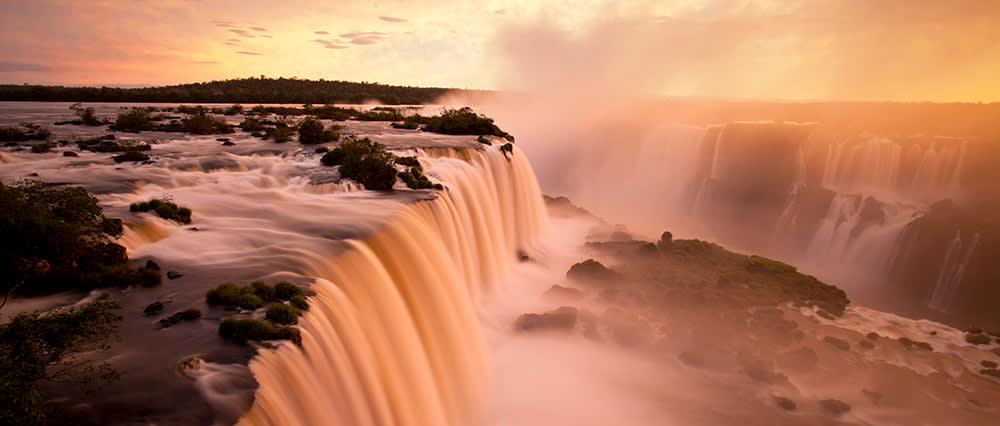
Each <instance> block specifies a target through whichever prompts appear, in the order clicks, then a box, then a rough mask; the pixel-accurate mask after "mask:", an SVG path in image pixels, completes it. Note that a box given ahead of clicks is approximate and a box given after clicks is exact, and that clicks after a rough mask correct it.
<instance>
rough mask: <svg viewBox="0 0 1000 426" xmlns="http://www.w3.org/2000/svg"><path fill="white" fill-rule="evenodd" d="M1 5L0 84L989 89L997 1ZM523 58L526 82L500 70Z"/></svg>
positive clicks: (905, 92)
mask: <svg viewBox="0 0 1000 426" xmlns="http://www.w3.org/2000/svg"><path fill="white" fill-rule="evenodd" d="M3 3H4V13H3V16H2V17H0V28H2V29H0V34H2V36H0V50H2V51H3V52H4V58H3V59H2V60H0V82H3V83H14V84H21V83H37V84H69V85H124V86H139V85H162V84H174V83H185V82H191V81H208V80H213V79H225V78H232V77H234V76H244V77H245V76H256V75H268V76H285V77H292V76H296V77H299V78H309V79H320V78H325V79H339V80H351V81H379V82H382V83H391V84H404V85H420V86H440V87H456V88H476V89H521V90H531V89H536V88H538V87H539V86H538V85H546V84H548V83H551V82H553V81H559V82H562V81H563V77H564V76H565V75H566V74H565V71H567V68H571V69H572V70H577V71H579V70H584V69H588V68H595V67H596V68H597V69H598V70H599V71H600V73H598V74H596V75H595V74H593V73H587V74H586V75H587V76H588V77H589V76H596V77H597V78H598V81H597V82H598V83H601V84H602V85H604V86H606V87H611V88H614V89H618V90H624V91H626V92H630V91H631V92H634V91H638V92H640V93H643V94H653V95H673V96H699V97H726V98H734V97H735V98H755V99H833V100H844V99H851V100H903V101H914V100H931V101H993V100H997V99H998V98H1000V83H998V82H997V80H996V78H995V76H994V72H993V71H994V70H996V69H998V68H1000V43H998V40H1000V33H998V32H1000V26H997V25H995V24H996V22H998V21H1000V19H998V18H1000V10H998V9H997V8H996V7H994V6H993V5H991V4H990V2H981V1H973V0H960V1H957V2H935V1H926V0H917V1H901V0H889V1H878V2H871V1H865V0H844V1H828V0H824V1H811V0H776V1H750V0H744V1H648V2H643V1H636V2H607V1H587V2H561V1H547V2H534V1H489V2H483V3H480V2H477V3H470V2H461V1H451V0H446V1H372V2H358V1H345V2H335V3H331V2H324V1H305V0H292V1H285V2H281V4H280V6H278V5H277V4H276V3H274V2H242V1H217V2H207V3H206V2H196V1H185V0H168V1H161V2H155V3H136V2H126V1H113V0H112V1H102V2H85V3H80V2H71V1H60V0H41V1H33V2H18V1H4V2H3ZM541 52H544V53H545V55H544V56H538V55H537V54H538V53H541ZM523 61H530V65H531V67H533V68H535V69H536V70H537V73H536V75H535V77H537V78H536V79H534V81H533V82H531V84H525V82H524V81H522V80H512V79H510V78H507V76H509V75H510V74H509V73H508V72H507V71H508V69H509V67H512V66H513V67H518V66H520V63H521V62H523ZM604 83H613V84H611V85H610V86H608V85H606V84H604Z"/></svg>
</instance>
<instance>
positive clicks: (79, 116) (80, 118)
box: [55, 102, 108, 126]
mask: <svg viewBox="0 0 1000 426" xmlns="http://www.w3.org/2000/svg"><path fill="white" fill-rule="evenodd" d="M69 109H70V110H72V111H73V114H74V115H76V120H69V121H59V122H56V123H55V124H56V125H57V126H59V125H63V124H75V125H78V126H103V125H105V124H108V122H106V121H103V120H100V119H98V118H97V110H95V109H94V108H93V107H86V108H84V106H83V105H82V104H81V103H79V102H77V103H75V104H73V105H70V106H69Z"/></svg>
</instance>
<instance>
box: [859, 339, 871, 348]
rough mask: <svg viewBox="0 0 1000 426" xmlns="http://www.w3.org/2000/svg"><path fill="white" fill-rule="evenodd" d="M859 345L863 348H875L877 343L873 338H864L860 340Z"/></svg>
mask: <svg viewBox="0 0 1000 426" xmlns="http://www.w3.org/2000/svg"><path fill="white" fill-rule="evenodd" d="M858 346H860V347H861V348H862V349H875V344H874V343H872V341H871V340H862V341H860V342H858Z"/></svg>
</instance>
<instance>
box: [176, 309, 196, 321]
mask: <svg viewBox="0 0 1000 426" xmlns="http://www.w3.org/2000/svg"><path fill="white" fill-rule="evenodd" d="M178 314H179V315H180V317H181V319H183V320H186V321H191V320H196V319H198V318H201V310H200V309H198V308H189V309H185V310H183V311H180V312H179V313H178Z"/></svg>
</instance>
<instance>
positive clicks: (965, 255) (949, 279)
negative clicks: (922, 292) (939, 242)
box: [927, 231, 979, 312]
mask: <svg viewBox="0 0 1000 426" xmlns="http://www.w3.org/2000/svg"><path fill="white" fill-rule="evenodd" d="M963 245H964V244H962V232H961V231H955V237H954V238H952V239H951V243H949V244H948V250H947V251H945V255H944V262H943V264H942V265H941V269H940V271H939V272H938V277H937V281H936V282H935V284H934V291H933V293H931V298H930V301H929V302H928V303H927V306H929V307H930V308H931V309H934V310H937V311H940V312H947V311H948V308H950V307H951V304H952V302H953V301H954V299H955V295H956V294H957V293H958V289H959V287H961V285H962V278H964V276H965V267H966V266H967V265H968V264H969V261H970V260H972V255H973V254H974V253H975V251H976V248H977V247H978V246H979V233H976V234H975V235H973V237H972V241H971V242H970V243H969V244H968V247H963Z"/></svg>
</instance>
